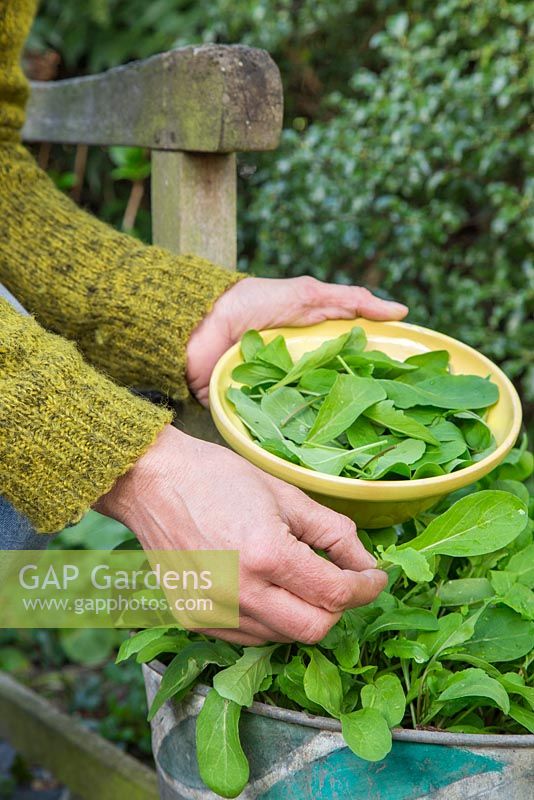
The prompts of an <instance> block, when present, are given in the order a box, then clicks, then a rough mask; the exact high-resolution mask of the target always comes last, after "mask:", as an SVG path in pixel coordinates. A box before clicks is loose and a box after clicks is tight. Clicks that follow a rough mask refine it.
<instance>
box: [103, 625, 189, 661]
mask: <svg viewBox="0 0 534 800" xmlns="http://www.w3.org/2000/svg"><path fill="white" fill-rule="evenodd" d="M178 630H180V628H179V626H178V625H175V626H173V625H166V626H164V627H161V628H148V629H147V630H144V631H138V632H137V633H135V634H134V635H133V636H130V637H129V638H128V639H125V640H124V641H123V642H122V644H121V646H120V648H119V652H118V655H117V658H116V663H117V664H120V663H121V662H122V661H126V660H127V659H128V658H130V657H131V656H134V655H136V654H137V653H139V651H140V650H142V649H143V648H144V647H146V646H147V645H148V644H150V643H151V642H154V641H157V640H159V639H164V638H165V637H166V636H167V634H168V633H169V631H178Z"/></svg>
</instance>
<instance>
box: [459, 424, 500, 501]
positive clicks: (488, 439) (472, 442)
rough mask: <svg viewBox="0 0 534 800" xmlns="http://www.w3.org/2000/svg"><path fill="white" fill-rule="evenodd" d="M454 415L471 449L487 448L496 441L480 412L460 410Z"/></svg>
mask: <svg viewBox="0 0 534 800" xmlns="http://www.w3.org/2000/svg"><path fill="white" fill-rule="evenodd" d="M454 417H455V419H458V420H460V423H459V424H460V428H461V430H462V433H463V435H464V437H465V441H466V442H467V444H468V445H469V447H470V448H471V450H487V449H488V447H490V446H491V444H492V443H493V441H494V440H493V434H492V432H491V429H490V428H489V427H488V426H487V425H486V423H485V422H484V420H483V419H481V418H480V417H479V416H478V414H475V412H474V411H458V412H457V413H456V414H454ZM495 488H499V487H495ZM502 488H503V489H504V487H502ZM505 491H507V490H505Z"/></svg>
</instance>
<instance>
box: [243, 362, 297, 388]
mask: <svg viewBox="0 0 534 800" xmlns="http://www.w3.org/2000/svg"><path fill="white" fill-rule="evenodd" d="M283 374H284V373H283V372H282V370H281V369H278V368H277V367H273V366H271V365H270V364H264V363H262V362H261V361H248V362H247V363H246V364H238V365H237V367H234V369H233V370H232V378H233V380H234V381H238V382H239V383H244V384H245V385H246V386H252V387H254V386H260V385H261V384H263V383H275V382H276V381H279V380H280V378H281V377H282V376H283Z"/></svg>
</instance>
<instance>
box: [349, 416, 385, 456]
mask: <svg viewBox="0 0 534 800" xmlns="http://www.w3.org/2000/svg"><path fill="white" fill-rule="evenodd" d="M346 434H347V439H348V442H349V444H350V446H351V447H354V448H358V447H362V446H363V445H366V444H369V443H370V442H379V441H380V437H379V435H378V433H377V431H376V428H375V427H374V425H373V424H372V422H370V421H369V420H368V419H366V417H363V416H361V417H358V419H356V420H355V421H354V422H353V424H352V425H351V426H350V427H349V428H347V430H346Z"/></svg>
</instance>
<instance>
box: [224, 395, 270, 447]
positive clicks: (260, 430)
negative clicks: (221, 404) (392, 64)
mask: <svg viewBox="0 0 534 800" xmlns="http://www.w3.org/2000/svg"><path fill="white" fill-rule="evenodd" d="M226 396H227V398H228V400H230V402H231V403H233V405H234V406H235V407H236V410H237V413H238V414H239V416H240V418H241V419H242V420H243V422H244V424H245V425H246V426H247V428H248V429H249V430H250V431H251V432H252V433H253V434H254V436H256V438H258V439H260V440H261V439H283V438H284V437H283V434H282V433H281V431H280V429H279V428H278V427H277V426H276V425H275V424H274V422H273V421H272V419H271V418H270V417H269V416H267V414H266V413H265V412H264V411H262V410H261V408H260V406H259V405H258V404H257V403H255V402H254V400H251V399H250V397H247V395H246V394H244V393H243V392H242V391H240V390H239V389H234V388H230V389H228V390H227V392H226Z"/></svg>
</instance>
